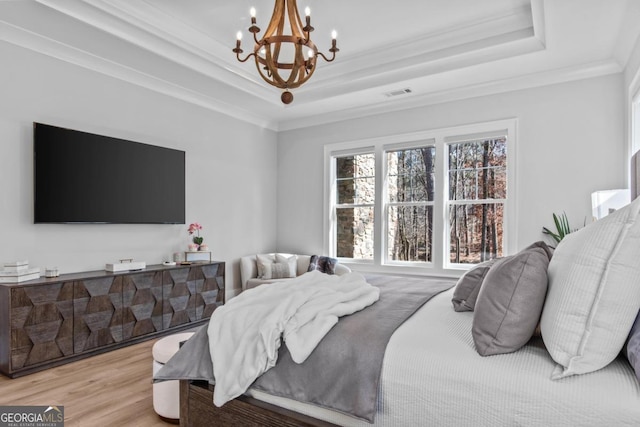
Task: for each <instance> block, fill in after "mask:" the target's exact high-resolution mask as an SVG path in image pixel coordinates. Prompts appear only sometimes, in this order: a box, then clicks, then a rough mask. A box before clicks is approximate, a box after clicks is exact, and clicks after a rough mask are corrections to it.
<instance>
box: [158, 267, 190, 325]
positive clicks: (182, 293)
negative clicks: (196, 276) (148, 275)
mask: <svg viewBox="0 0 640 427" xmlns="http://www.w3.org/2000/svg"><path fill="white" fill-rule="evenodd" d="M191 270H193V269H191V268H189V267H185V268H176V269H172V270H169V271H165V272H164V278H163V286H162V297H163V306H162V326H163V328H164V329H168V328H173V327H175V326H179V325H185V324H187V323H189V322H190V321H191V319H194V318H195V305H193V304H192V303H193V300H192V299H191V294H192V292H195V283H191V284H190V283H189V281H190V279H191V277H193V273H191V277H190V274H189V273H190V271H191ZM190 303H191V304H190Z"/></svg>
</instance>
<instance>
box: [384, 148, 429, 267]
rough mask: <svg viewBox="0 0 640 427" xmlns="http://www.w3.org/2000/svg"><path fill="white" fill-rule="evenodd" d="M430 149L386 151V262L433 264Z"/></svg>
mask: <svg viewBox="0 0 640 427" xmlns="http://www.w3.org/2000/svg"><path fill="white" fill-rule="evenodd" d="M435 154H436V150H435V147H433V146H426V147H418V148H410V149H405V150H397V151H387V152H386V156H387V180H386V182H387V221H386V230H387V232H386V237H387V245H386V247H387V260H388V261H422V262H431V261H432V257H431V255H432V251H433V245H432V238H433V200H434V194H435V187H434V179H435V178H434V160H435Z"/></svg>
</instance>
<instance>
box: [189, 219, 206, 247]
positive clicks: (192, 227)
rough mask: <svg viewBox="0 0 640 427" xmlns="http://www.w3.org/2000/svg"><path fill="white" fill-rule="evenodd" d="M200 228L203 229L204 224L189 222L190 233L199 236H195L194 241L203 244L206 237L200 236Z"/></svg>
mask: <svg viewBox="0 0 640 427" xmlns="http://www.w3.org/2000/svg"><path fill="white" fill-rule="evenodd" d="M200 230H202V226H201V225H200V224H199V223H197V222H194V223H193V224H189V229H188V230H187V231H188V232H189V234H190V235H193V234H194V233H195V234H197V236H193V243H195V244H196V245H201V244H202V241H203V240H204V237H200Z"/></svg>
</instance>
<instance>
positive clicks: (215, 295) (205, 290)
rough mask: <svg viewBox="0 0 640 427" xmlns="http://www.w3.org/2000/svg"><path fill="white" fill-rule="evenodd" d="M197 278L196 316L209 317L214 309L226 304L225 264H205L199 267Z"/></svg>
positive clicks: (200, 317)
mask: <svg viewBox="0 0 640 427" xmlns="http://www.w3.org/2000/svg"><path fill="white" fill-rule="evenodd" d="M197 274H199V275H202V279H201V280H196V294H195V299H196V304H195V305H196V318H195V320H200V319H203V318H209V317H211V315H212V314H213V310H215V309H216V308H218V306H220V305H222V304H224V264H212V265H205V266H203V267H202V268H201V269H198V272H197Z"/></svg>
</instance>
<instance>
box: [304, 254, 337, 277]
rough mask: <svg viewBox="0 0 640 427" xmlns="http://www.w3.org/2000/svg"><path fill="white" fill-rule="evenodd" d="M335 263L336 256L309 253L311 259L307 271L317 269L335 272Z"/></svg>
mask: <svg viewBox="0 0 640 427" xmlns="http://www.w3.org/2000/svg"><path fill="white" fill-rule="evenodd" d="M337 263H338V260H337V259H336V258H330V257H328V256H318V255H311V259H310V260H309V269H308V270H307V271H314V270H318V271H319V272H321V273H326V274H335V272H336V264H337Z"/></svg>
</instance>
